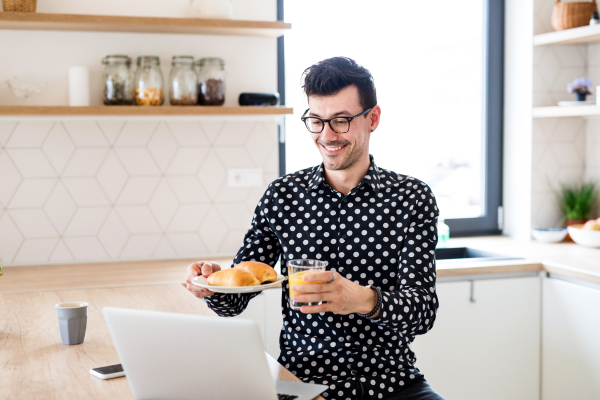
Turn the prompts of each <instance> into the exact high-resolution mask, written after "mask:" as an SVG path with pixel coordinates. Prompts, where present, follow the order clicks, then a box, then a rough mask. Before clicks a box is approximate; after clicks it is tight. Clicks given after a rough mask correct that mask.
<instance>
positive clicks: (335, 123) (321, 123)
mask: <svg viewBox="0 0 600 400" xmlns="http://www.w3.org/2000/svg"><path fill="white" fill-rule="evenodd" d="M372 109H373V107H371V108H367V109H366V110H365V111H363V112H361V113H360V114H356V115H355V116H354V117H335V118H330V119H323V118H318V117H305V115H306V113H307V112H308V110H310V108H307V109H306V111H304V114H302V117H301V118H300V119H301V120H302V121H304V125H306V129H308V131H309V132H310V133H321V132H323V129H325V122H327V123H328V124H329V127H330V128H331V130H332V131H334V132H335V133H346V132H348V131H349V130H350V122H351V121H352V120H353V119H354V118H357V117H360V116H361V115H365V114H366V113H368V112H369V111H371V110H372Z"/></svg>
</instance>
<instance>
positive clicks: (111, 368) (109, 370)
mask: <svg viewBox="0 0 600 400" xmlns="http://www.w3.org/2000/svg"><path fill="white" fill-rule="evenodd" d="M92 369H93V370H94V371H96V372H99V373H101V374H103V375H108V374H116V373H117V372H123V367H122V366H121V364H115V365H108V366H106V367H98V368H92Z"/></svg>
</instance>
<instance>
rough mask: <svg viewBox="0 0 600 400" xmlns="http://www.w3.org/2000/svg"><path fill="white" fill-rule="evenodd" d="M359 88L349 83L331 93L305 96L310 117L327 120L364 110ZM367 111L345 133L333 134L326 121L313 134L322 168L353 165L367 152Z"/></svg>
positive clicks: (354, 120)
mask: <svg viewBox="0 0 600 400" xmlns="http://www.w3.org/2000/svg"><path fill="white" fill-rule="evenodd" d="M358 99H359V98H358V89H357V88H356V86H354V85H352V86H348V87H346V88H344V89H342V90H340V91H339V92H338V93H337V94H335V95H333V96H326V97H316V96H311V97H309V99H308V105H309V107H310V113H309V115H308V116H310V117H319V118H323V119H329V118H333V117H352V116H354V115H356V114H360V113H361V112H363V111H364V110H363V109H362V107H361V106H360V104H359V100H358ZM370 121H371V119H370V113H368V114H367V118H365V117H364V116H360V117H357V118H355V119H353V120H352V122H351V123H350V130H349V131H348V132H346V133H336V132H335V131H333V130H332V129H331V127H330V126H329V124H327V123H326V124H325V127H324V128H323V131H322V132H321V133H312V134H311V135H312V139H313V141H314V142H315V145H316V146H317V148H318V149H319V151H320V152H321V157H323V163H324V164H325V168H327V169H328V170H331V171H336V170H344V169H348V168H350V167H352V166H353V165H354V164H355V163H356V162H357V161H358V160H360V158H361V157H362V156H363V155H364V154H365V153H366V154H368V153H369V138H370V133H371V128H370Z"/></svg>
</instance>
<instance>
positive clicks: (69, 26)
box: [0, 12, 292, 37]
mask: <svg viewBox="0 0 600 400" xmlns="http://www.w3.org/2000/svg"><path fill="white" fill-rule="evenodd" d="M291 28H292V24H288V23H285V22H283V21H272V22H271V21H240V20H230V19H199V18H156V17H122V16H109V15H74V14H41V13H24V12H0V29H27V30H51V31H93V32H137V33H182V34H204V35H238V36H240V35H242V36H268V37H278V36H281V35H283V34H284V33H285V31H286V30H289V29H291Z"/></svg>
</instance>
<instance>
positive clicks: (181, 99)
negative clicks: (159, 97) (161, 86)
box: [169, 56, 198, 106]
mask: <svg viewBox="0 0 600 400" xmlns="http://www.w3.org/2000/svg"><path fill="white" fill-rule="evenodd" d="M169 82H170V85H171V87H170V88H169V89H170V90H169V100H170V101H171V104H172V105H174V106H189V105H196V104H197V103H198V74H196V71H195V70H194V57H192V56H173V66H172V67H171V73H170V74H169Z"/></svg>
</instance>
